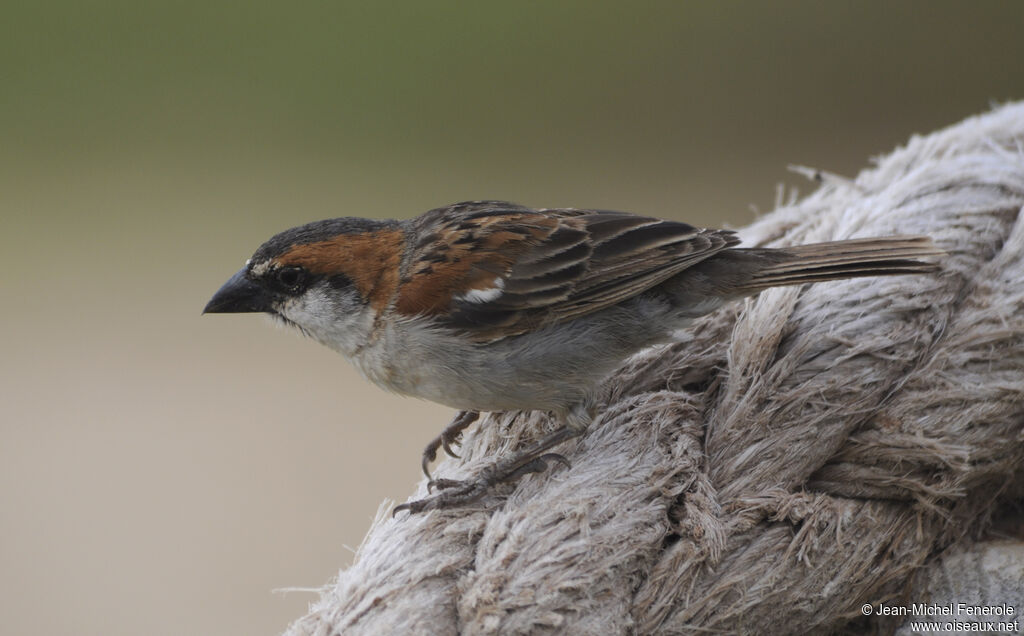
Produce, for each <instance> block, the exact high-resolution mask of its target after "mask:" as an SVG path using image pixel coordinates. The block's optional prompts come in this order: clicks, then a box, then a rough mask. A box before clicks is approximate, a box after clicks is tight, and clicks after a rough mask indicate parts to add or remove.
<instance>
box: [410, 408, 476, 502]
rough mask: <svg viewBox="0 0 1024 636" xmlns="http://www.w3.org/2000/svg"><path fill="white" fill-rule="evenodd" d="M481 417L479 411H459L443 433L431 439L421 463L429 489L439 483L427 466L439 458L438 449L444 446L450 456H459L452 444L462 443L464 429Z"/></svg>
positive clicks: (424, 450)
mask: <svg viewBox="0 0 1024 636" xmlns="http://www.w3.org/2000/svg"><path fill="white" fill-rule="evenodd" d="M479 417H480V412H479V411H459V412H458V413H456V414H455V417H454V418H452V421H451V423H450V424H448V426H446V427H445V429H444V430H443V431H441V434H440V435H438V436H437V437H435V438H434V439H432V440H430V443H429V444H427V447H426V448H424V449H423V461H422V463H421V464H420V465H421V466H422V467H423V474H424V475H426V476H427V479H428V480H429V481H428V482H427V488H428V489H431V488H432V487H433V486H436V485H437V483H436V482H435V481H434V480H433V478H432V477H431V476H430V470H429V469H428V468H427V467H428V466H430V462H432V461H434V460H435V459H437V451H438V450H440V449H442V448H443V449H444V452H446V453H448V455H449V456H450V457H458V455H456V454H455V451H453V450H452V446H453V445H458V444H460V443H461V441H462V431H464V430H466V427H468V426H469V425H470V424H472V423H473V422H475V421H476V420H477V418H479Z"/></svg>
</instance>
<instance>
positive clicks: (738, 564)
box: [288, 103, 1024, 636]
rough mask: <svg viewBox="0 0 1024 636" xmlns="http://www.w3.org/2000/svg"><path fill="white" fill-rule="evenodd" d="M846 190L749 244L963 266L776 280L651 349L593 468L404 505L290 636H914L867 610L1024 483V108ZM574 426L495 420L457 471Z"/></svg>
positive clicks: (924, 142)
mask: <svg viewBox="0 0 1024 636" xmlns="http://www.w3.org/2000/svg"><path fill="white" fill-rule="evenodd" d="M822 178H823V182H822V186H821V187H820V188H819V189H818V191H817V192H815V193H814V194H813V195H811V196H809V197H807V198H806V199H804V200H802V201H800V202H798V203H795V204H792V205H786V206H783V207H780V208H779V209H777V210H776V211H775V212H773V213H771V214H769V215H767V216H765V217H764V218H762V219H760V220H759V221H757V222H756V223H754V224H753V225H752V226H750V227H749V228H747V229H746V230H745V231H743V232H741V234H742V235H743V238H744V244H745V245H748V246H749V245H767V246H785V245H793V244H799V243H809V242H815V241H830V240H838V239H845V238H855V237H870V236H883V235H889V234H927V235H930V236H932V237H933V238H934V239H935V241H936V243H937V244H938V245H939V246H940V247H942V248H944V249H945V250H947V251H948V252H949V255H948V256H947V257H945V258H943V259H942V260H941V263H942V271H941V272H940V273H939V274H937V275H922V276H900V277H892V278H869V279H858V280H850V281H840V282H832V283H823V284H818V285H812V286H804V287H799V288H779V289H771V290H768V291H766V292H764V293H762V294H761V295H760V296H759V297H757V298H756V299H754V300H751V301H747V302H745V303H739V304H735V305H734V306H732V307H729V308H727V309H724V310H722V311H720V312H718V313H716V314H714V315H711V316H708V317H706V318H705V319H702V320H701V321H699V322H698V323H697V324H695V325H694V326H693V327H692V328H691V329H690V330H689V333H688V340H687V341H686V342H684V343H681V344H678V345H673V346H667V347H660V348H657V349H653V350H649V351H645V352H643V353H641V354H639V355H637V356H636V357H635V358H633V359H632V360H630V361H629V362H628V363H627V364H626V365H624V366H623V367H622V368H621V369H620V370H619V371H618V372H617V373H616V374H614V376H613V377H611V378H610V379H609V380H608V381H607V382H606V384H605V391H604V395H605V406H604V408H603V413H602V415H601V417H600V418H599V419H598V420H597V421H596V422H595V423H594V424H593V425H592V427H591V428H590V429H589V430H588V431H587V433H586V435H585V436H584V437H582V438H580V439H579V440H578V441H577V442H574V443H570V444H567V445H566V447H567V448H565V450H564V451H561V452H564V453H565V455H566V456H567V457H568V458H569V460H570V461H571V462H572V467H571V468H569V469H566V468H563V467H557V468H555V469H553V470H551V471H549V472H547V473H543V474H539V475H531V476H528V477H526V478H524V479H523V480H522V481H521V482H519V483H518V484H517V485H515V486H508V487H506V489H505V490H500V491H499V492H498V494H497V495H496V496H492V497H489V498H487V499H485V500H483V501H481V502H479V504H478V505H475V506H473V507H471V508H465V509H456V510H450V511H444V512H433V513H429V514H425V515H417V516H411V517H410V516H407V515H399V516H398V518H396V519H392V518H391V516H390V514H389V511H388V510H387V507H386V506H384V507H382V509H381V512H380V514H379V515H378V518H377V520H376V522H375V523H374V524H373V527H372V528H371V529H370V532H369V534H368V535H367V536H366V538H365V540H364V542H363V544H362V546H361V547H360V549H359V551H358V554H357V555H356V558H355V562H354V564H353V565H352V566H351V567H349V568H347V569H345V570H343V571H342V572H341V573H340V574H339V576H338V579H337V581H336V582H335V583H333V584H332V585H330V586H329V587H327V588H325V590H324V592H323V596H322V598H321V599H320V601H319V602H317V603H316V604H315V605H314V606H313V608H312V609H311V611H310V613H309V615H308V616H306V617H304V618H302V619H300V620H299V621H297V622H296V623H295V624H294V625H293V626H292V627H291V629H290V630H289V632H288V634H290V635H292V636H297V635H299V634H311V635H312V634H315V635H318V636H324V635H328V634H450V633H463V634H535V633H570V634H634V633H637V634H650V633H666V634H683V633H687V634H688V633H700V634H703V633H708V632H712V633H749V632H754V633H758V632H770V633H773V634H786V633H794V634H796V633H807V632H811V631H814V632H817V631H824V632H828V631H843V630H850V631H853V632H858V631H862V630H864V629H868V628H875V629H893V628H895V627H896V625H897V624H898V623H896V624H888V623H885V622H884V619H880V618H878V617H867V618H865V617H863V616H862V615H861V606H862V604H864V603H874V604H878V603H884V602H894V603H895V602H896V601H897V600H899V599H903V600H906V599H907V597H908V593H909V595H911V596H912V595H913V593H914V585H915V584H914V581H915V574H917V573H919V572H920V571H922V570H921V568H922V566H923V565H926V564H929V563H932V562H938V560H939V557H940V555H941V553H942V551H943V550H944V549H946V548H947V547H949V546H951V545H953V544H959V545H967V546H969V545H970V544H971V543H972V542H973V541H975V539H976V538H978V537H980V536H981V535H982V533H984V532H985V531H986V530H988V529H989V528H990V526H991V525H992V524H993V523H994V521H995V520H998V518H999V517H1000V516H1001V515H1003V514H1004V512H1005V511H1006V510H1009V509H1010V508H1012V506H1013V505H1014V504H1015V503H1016V502H1019V501H1020V500H1021V493H1022V492H1024V215H1022V206H1024V103H1017V104H1011V105H1007V106H1004V107H1001V108H999V109H997V110H995V111H993V112H991V113H989V114H986V115H983V116H979V117H974V118H971V119H968V120H966V121H964V122H961V123H959V124H957V125H955V126H953V127H951V128H948V129H946V130H942V131H939V132H937V133H934V134H932V135H929V136H926V137H915V138H913V139H911V140H910V142H909V143H908V144H907V145H906V146H905V147H903V148H901V149H898V150H896V151H895V152H893V153H892V154H890V155H889V156H887V157H884V158H882V159H880V160H879V161H878V162H877V167H875V168H873V169H869V170H865V171H864V172H862V173H861V174H860V175H859V176H858V177H857V178H856V179H855V180H852V181H848V180H844V179H841V178H836V177H831V176H828V175H824V176H823V177H822ZM551 426H552V423H551V422H549V421H548V420H547V419H546V418H545V417H544V416H543V415H540V414H532V415H526V414H499V415H491V416H489V417H487V418H486V419H485V420H483V421H482V422H480V423H479V424H477V425H475V426H474V427H472V428H470V429H469V430H468V431H467V435H466V439H465V441H464V444H463V447H462V451H461V455H462V457H463V459H460V460H447V461H445V462H443V463H442V464H441V465H440V466H439V467H438V468H437V469H436V473H437V474H439V475H441V476H444V477H451V478H459V477H464V476H468V475H471V474H474V473H475V472H477V471H479V470H480V469H481V468H482V467H484V466H485V465H487V464H488V463H490V462H491V461H493V458H495V457H496V456H498V455H499V454H502V453H508V452H510V451H512V450H513V449H514V448H516V447H517V446H519V445H520V444H523V443H526V442H529V441H530V440H531V439H534V438H536V437H537V436H538V435H540V434H542V432H544V431H546V430H549V429H550V428H551ZM560 450H561V449H560ZM426 494H427V493H426V487H425V484H424V483H421V484H420V486H419V489H418V491H417V492H416V493H415V494H414V495H412V498H419V497H423V496H425V495H426ZM919 585H920V584H919Z"/></svg>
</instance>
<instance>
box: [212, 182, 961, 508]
mask: <svg viewBox="0 0 1024 636" xmlns="http://www.w3.org/2000/svg"><path fill="white" fill-rule="evenodd" d="M739 243H740V240H739V238H738V237H737V235H736V233H735V232H734V231H731V230H724V229H711V228H701V227H695V226H693V225H690V224H687V223H683V222H680V221H672V220H665V219H661V218H656V217H651V216H644V215H638V214H632V213H627V212H616V211H611V210H591V209H576V208H551V209H544V208H541V209H534V208H530V207H526V206H523V205H518V204H515V203H509V202H505V201H465V202H461V203H455V204H452V205H448V206H444V207H439V208H435V209H432V210H430V211H428V212H425V213H423V214H421V215H419V216H417V217H415V218H412V219H408V220H378V219H367V218H356V217H344V218H335V219H327V220H322V221H315V222H312V223H307V224H305V225H301V226H298V227H294V228H291V229H289V230H285V231H283V232H281V233H279V234H277V235H275V236H273V237H272V238H270V239H269V240H267V241H266V242H265V243H263V244H262V245H261V246H260V247H259V248H258V249H257V250H256V251H255V253H253V255H252V257H251V258H249V259H248V260H247V261H246V262H245V265H244V266H243V267H242V268H241V269H240V270H239V271H238V272H236V273H235V274H234V275H233V276H231V277H230V278H229V279H228V281H227V282H226V283H224V285H223V286H222V287H221V288H220V289H219V290H218V291H217V292H216V293H215V294H214V295H213V297H212V298H211V299H210V301H209V302H208V303H207V304H206V306H205V309H204V310H203V313H249V312H252V313H266V314H269V315H270V316H271V317H273V318H274V319H275V320H277V321H279V322H280V323H283V324H284V325H287V326H289V327H293V328H295V329H297V330H298V331H300V332H301V333H303V334H305V335H306V336H308V337H310V338H312V339H313V340H315V341H317V342H319V343H321V344H323V345H326V346H327V347H329V348H331V349H333V350H335V351H337V352H338V353H340V354H341V355H342V356H343V357H345V358H346V359H348V360H349V361H350V362H351V363H352V364H353V365H354V366H355V368H356V369H357V370H358V371H359V372H360V373H361V374H362V375H363V376H364V377H365V378H366V379H368V380H369V381H370V382H372V383H374V384H376V385H378V386H380V387H383V388H384V389H386V390H388V391H392V392H396V393H399V394H403V395H407V396H414V397H418V398H423V399H426V400H430V401H433V402H437V403H440V404H443V405H447V406H450V407H452V408H454V409H457V410H458V414H457V415H456V416H455V418H454V419H453V420H452V422H451V424H449V425H448V427H446V428H445V429H444V430H443V431H442V433H441V434H440V435H438V436H437V437H436V438H434V439H433V440H432V441H431V442H430V444H428V445H427V447H426V449H425V450H424V452H423V458H422V462H421V463H422V467H423V472H424V473H425V474H426V476H427V479H428V486H429V489H430V493H433V488H437V493H436V494H431V495H430V496H428V497H425V498H423V499H419V500H415V501H411V502H408V503H405V504H402V505H400V506H396V507H395V508H394V510H393V513H395V514H397V513H398V512H399V511H401V510H406V511H408V512H409V513H410V514H416V513H420V512H424V511H429V510H437V509H446V508H452V507H458V506H463V505H466V504H469V503H472V502H474V501H477V500H478V499H480V498H481V497H483V496H484V495H485V494H486V493H488V492H489V491H490V490H491V489H492V488H493V487H494V486H495V485H497V484H499V483H502V482H515V481H516V480H518V479H519V478H520V477H522V476H524V475H526V474H528V473H536V472H541V471H544V470H546V469H547V468H548V467H549V465H552V464H553V463H562V464H568V461H567V460H566V458H565V457H564V456H563V455H561V454H559V453H555V452H553V450H552V449H554V448H555V447H556V446H558V445H559V444H562V443H563V442H566V441H568V440H570V439H572V438H574V437H577V436H579V435H581V434H582V433H583V432H584V431H585V430H586V428H587V427H588V425H589V424H590V423H591V422H592V421H593V420H594V419H595V417H596V416H597V410H598V404H597V398H596V390H597V387H598V386H599V384H600V382H601V381H602V380H603V379H604V378H606V377H607V376H608V375H609V374H611V373H612V371H614V370H615V368H617V367H618V366H619V365H620V364H621V363H622V362H623V361H625V360H626V359H627V358H629V357H630V356H631V355H633V354H634V353H636V352H638V351H640V350H643V349H645V348H648V347H650V346H653V345H657V344H662V343H668V342H672V341H674V340H676V339H677V338H678V337H679V334H680V332H681V331H682V330H685V328H686V327H687V325H689V324H690V323H691V322H692V321H694V320H695V319H696V318H698V317H700V316H704V315H706V314H709V313H711V312H714V311H715V310H717V309H718V308H720V307H721V306H722V305H724V304H726V303H729V302H733V301H737V300H740V299H742V298H746V297H750V296H754V295H756V294H758V293H759V292H761V291H763V290H765V289H767V288H770V287H777V286H785V285H803V284H806V283H818V282H823V281H830V280H837V279H846V278H854V277H863V276H890V275H901V274H926V273H930V272H934V271H936V270H937V269H938V265H937V264H936V263H934V262H931V261H930V260H921V259H928V258H930V257H938V256H941V255H942V254H944V252H943V251H942V250H940V249H938V248H936V247H935V245H934V244H933V242H932V240H931V239H930V238H929V237H927V236H885V237H875V238H855V239H848V240H840V241H833V242H827V243H814V244H806V245H798V246H794V247H781V248H763V247H738V244H739ZM505 411H546V412H550V413H551V414H552V416H553V417H555V418H556V419H557V421H558V423H559V426H558V428H556V429H555V430H554V431H553V432H551V433H549V434H547V435H545V436H542V437H541V438H540V439H537V440H533V441H532V443H531V444H528V445H527V446H526V447H525V448H522V449H520V450H518V451H516V452H511V453H509V454H508V455H507V456H504V457H499V458H497V459H496V460H495V461H494V462H493V463H492V464H490V465H488V466H486V467H485V468H484V469H483V470H481V471H480V472H479V474H477V475H476V476H474V477H471V478H469V479H465V480H452V479H434V478H432V477H431V475H430V472H429V469H428V466H429V464H430V462H432V461H434V460H435V459H436V457H437V453H438V451H439V450H440V449H441V448H443V449H444V450H445V451H446V452H447V453H448V454H450V455H453V456H455V452H454V451H453V450H452V447H453V446H454V445H456V444H457V443H458V442H459V440H460V439H461V434H462V432H463V431H464V430H465V429H466V427H468V426H469V425H470V424H472V423H473V422H474V421H475V420H476V419H477V417H478V416H479V413H480V412H505Z"/></svg>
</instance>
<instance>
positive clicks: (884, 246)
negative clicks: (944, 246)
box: [736, 236, 945, 291]
mask: <svg viewBox="0 0 1024 636" xmlns="http://www.w3.org/2000/svg"><path fill="white" fill-rule="evenodd" d="M736 251H737V252H740V251H747V252H749V253H750V254H751V255H752V256H757V257H760V258H758V259H757V260H759V261H760V262H761V266H760V267H759V268H757V269H756V271H754V272H753V273H752V275H751V276H750V277H749V278H748V279H747V280H746V281H744V284H743V285H742V287H744V288H746V289H749V290H751V291H753V290H759V289H764V288H765V287H775V286H778V285H801V284H804V283H817V282H821V281H826V280H837V279H842V278H856V277H861V276H895V275H900V274H920V273H927V272H933V271H936V270H937V269H938V265H936V264H935V263H930V262H927V261H920V260H916V259H918V258H926V257H930V256H941V255H943V254H945V252H943V251H942V250H941V249H939V248H937V247H935V245H934V243H932V240H931V238H929V237H927V236H888V237H882V238H870V239H852V240H847V241H833V242H829V243H813V244H811V245H800V246H797V247H787V248H783V249H759V248H753V249H749V250H742V249H737V250H736Z"/></svg>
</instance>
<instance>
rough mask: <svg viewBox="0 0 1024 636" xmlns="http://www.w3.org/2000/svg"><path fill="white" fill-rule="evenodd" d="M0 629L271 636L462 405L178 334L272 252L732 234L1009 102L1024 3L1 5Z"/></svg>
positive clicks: (402, 486)
mask: <svg viewBox="0 0 1024 636" xmlns="http://www.w3.org/2000/svg"><path fill="white" fill-rule="evenodd" d="M2 14H3V17H2V19H0V80H2V86H3V87H2V90H0V140H2V144H0V259H2V262H0V285H2V290H3V311H2V312H0V339H2V348H0V360H2V362H0V387H2V388H0V533H2V534H0V633H3V634H12V635H13V634H58V633H74V634H78V635H93V634H96V635H111V634H126V635H127V634H139V633H145V634H148V635H150V636H159V635H163V634H167V635H171V634H175V635H177V634H274V633H277V632H279V631H280V630H282V629H283V628H284V627H285V626H286V625H287V624H288V622H289V621H290V620H291V619H293V618H296V617H298V616H299V615H300V614H301V613H302V612H303V611H304V610H305V608H306V605H307V603H309V602H310V601H311V600H313V599H314V598H315V597H314V596H313V595H310V594H304V593H297V592H291V593H288V594H274V593H273V592H272V590H274V589H276V588H283V587H291V586H299V587H313V586H318V585H320V584H322V583H324V582H326V581H327V580H328V579H329V578H330V577H331V576H332V575H333V574H334V573H335V572H336V571H337V569H338V568H339V567H340V566H342V565H344V564H346V563H348V562H349V561H350V560H351V552H350V551H349V549H348V548H346V546H352V547H354V546H356V545H357V544H358V542H359V540H360V538H361V537H362V535H363V533H364V532H365V531H366V529H367V527H368V526H369V523H370V520H371V518H372V517H373V515H374V513H375V511H376V510H377V507H378V505H379V503H380V502H381V501H382V500H383V499H384V498H385V497H392V498H402V499H404V497H405V496H406V495H407V494H408V493H409V492H410V491H411V488H412V485H413V484H414V483H415V481H416V480H417V479H418V473H419V468H418V465H419V461H418V458H419V453H420V451H421V449H422V447H423V445H424V444H425V443H426V442H427V440H428V439H430V438H431V437H433V436H434V435H435V434H436V433H437V432H438V431H439V430H440V429H441V428H442V426H443V425H444V424H445V423H446V422H447V419H448V417H449V416H450V415H451V413H450V412H449V411H448V410H446V409H444V408H441V407H437V406H434V405H430V404H426V403H422V402H418V401H415V400H410V399H403V398H399V397H395V396H391V395H388V394H385V393H384V392H382V391H380V390H378V389H376V388H373V387H371V386H369V385H367V384H365V383H363V382H362V381H361V380H360V379H359V378H358V377H356V375H355V373H354V372H353V371H352V370H351V369H350V368H349V367H348V366H347V365H346V364H345V363H344V362H343V361H342V360H341V359H340V358H338V357H336V356H335V355H334V354H332V353H331V352H329V351H327V350H326V349H322V348H320V347H318V346H317V345H315V344H313V343H311V342H308V341H303V340H301V339H299V338H296V337H294V336H292V335H290V334H285V333H282V332H280V331H276V330H274V329H271V328H268V325H267V324H265V321H264V320H261V319H258V318H257V317H254V316H207V317H202V318H201V317H200V315H199V312H200V310H201V309H202V307H203V305H204V303H205V302H206V300H207V299H208V298H209V296H210V295H211V294H212V292H213V291H214V290H215V289H216V288H217V287H218V286H219V285H220V284H221V283H222V282H223V281H224V280H225V279H226V278H227V277H228V276H229V275H230V274H231V273H232V272H234V271H235V270H236V269H237V268H238V267H239V266H240V265H241V264H242V262H243V261H244V260H245V259H246V258H247V257H248V256H249V254H250V253H251V252H252V250H253V249H254V248H255V247H256V246H257V245H258V244H259V243H260V242H262V241H263V240H264V239H266V238H267V237H269V236H270V235H271V234H273V233H275V232H277V231H279V230H282V229H284V228H287V227H290V226H293V225H296V224H299V223H302V222H305V221H310V220H314V219H319V218H325V217H331V216H345V215H358V216H389V217H409V216H412V215H415V214H418V213H419V212H422V211H424V210H426V209H428V208H431V207H435V206H438V205H442V204H446V203H450V202H454V201H458V200H463V199H471V198H484V197H486V198H505V199H510V200H514V201H518V202H521V203H526V204H529V205H535V206H549V207H550V206H575V207H587V206H596V207H602V208H618V209H624V210H630V211H635V212H643V213H647V214H653V215H659V216H664V217H670V218H678V219H685V220H689V221H691V222H696V223H701V224H708V225H720V224H730V225H734V226H736V225H742V224H744V223H746V222H748V221H749V220H750V219H751V218H752V214H753V213H752V208H757V209H760V210H769V209H771V207H772V203H773V201H774V199H775V190H776V186H777V184H779V183H786V184H789V185H790V186H797V187H800V188H802V189H803V190H804V191H808V190H810V189H812V187H811V186H810V185H807V184H805V183H804V182H802V181H801V179H800V178H799V177H796V176H794V175H791V174H789V173H787V172H786V170H785V167H786V165H787V164H789V163H801V164H808V165H812V166H815V167H819V168H823V169H827V170H831V171H834V172H839V173H843V174H848V175H853V174H855V173H856V172H857V171H858V170H860V169H861V168H862V167H864V166H865V165H867V163H868V159H869V157H871V156H873V155H877V154H880V153H884V152H886V151H888V150H890V149H891V148H892V147H893V146H895V145H897V144H900V143H902V142H903V141H905V140H906V138H907V137H908V136H909V135H910V134H912V133H915V132H922V133H923V132H928V131H931V130H933V129H935V128H937V127H941V126H945V125H948V124H951V123H953V122H955V121H957V120H959V119H961V118H963V117H965V116H967V115H970V114H974V113H977V112H981V111H984V110H986V109H988V107H989V106H990V104H991V103H992V102H999V101H1006V100H1011V99H1015V98H1018V99H1019V98H1021V97H1024V72H1022V71H1021V60H1024V38H1021V37H1020V34H1021V29H1022V27H1024V4H1022V3H1020V2H979V3H967V2H924V1H918V2H895V3H881V2H878V3H864V2H828V3H822V2H782V3H778V2H776V3H762V2H706V3H699V4H698V3H683V2H633V3H625V2H619V3H613V2H554V3H552V2H519V3H514V4H513V3H502V4H499V3H472V2H405V3H401V2H399V3H369V2H364V3H349V2H318V3H282V2H264V1H252V2H247V3H227V2H217V1H214V2H209V1H205V2H173V3H170V2H169V3H140V2H93V1H88V0H77V1H75V2H67V1H54V2H45V3H44V2H31V3H30V2H21V1H15V2H11V1H8V2H6V3H4V9H3V12H2Z"/></svg>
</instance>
